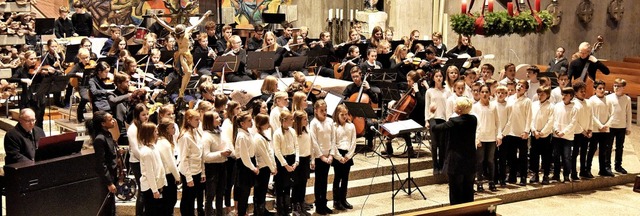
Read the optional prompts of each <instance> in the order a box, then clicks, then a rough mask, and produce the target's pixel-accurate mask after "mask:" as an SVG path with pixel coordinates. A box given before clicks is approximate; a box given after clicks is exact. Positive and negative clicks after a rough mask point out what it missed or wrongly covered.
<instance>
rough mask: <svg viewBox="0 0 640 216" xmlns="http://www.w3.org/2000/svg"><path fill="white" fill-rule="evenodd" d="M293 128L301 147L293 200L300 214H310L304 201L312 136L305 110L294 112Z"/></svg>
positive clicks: (295, 208) (295, 174)
mask: <svg viewBox="0 0 640 216" xmlns="http://www.w3.org/2000/svg"><path fill="white" fill-rule="evenodd" d="M293 122H294V123H293V129H294V130H295V131H296V143H297V144H298V145H297V148H298V149H299V150H298V151H299V166H298V168H297V169H296V171H295V172H294V173H293V175H292V179H293V192H292V193H293V194H292V195H291V197H292V202H293V209H294V211H296V212H297V213H298V214H299V215H310V214H309V213H308V212H307V211H306V207H307V206H306V205H307V204H306V203H305V202H304V195H305V191H306V187H307V179H309V173H310V172H311V152H312V145H311V137H310V136H309V132H308V131H307V126H308V125H309V118H308V117H307V113H306V112H305V111H304V110H297V111H295V112H294V113H293Z"/></svg>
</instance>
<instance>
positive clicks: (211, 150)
mask: <svg viewBox="0 0 640 216" xmlns="http://www.w3.org/2000/svg"><path fill="white" fill-rule="evenodd" d="M221 122H222V120H221V118H220V114H218V113H217V112H213V111H208V112H206V113H205V114H204V118H203V119H202V130H203V136H202V143H203V156H202V157H203V159H204V170H205V173H206V176H207V181H206V183H205V194H206V196H205V197H206V200H205V208H204V212H205V215H213V206H212V204H213V199H214V197H215V200H216V209H218V211H217V212H216V213H217V214H218V215H222V214H223V212H222V203H223V196H224V190H225V187H226V181H227V172H226V167H225V163H224V162H226V161H227V157H229V155H231V152H232V151H231V149H230V148H229V146H228V145H227V144H226V143H224V142H222V140H221V138H220V124H221Z"/></svg>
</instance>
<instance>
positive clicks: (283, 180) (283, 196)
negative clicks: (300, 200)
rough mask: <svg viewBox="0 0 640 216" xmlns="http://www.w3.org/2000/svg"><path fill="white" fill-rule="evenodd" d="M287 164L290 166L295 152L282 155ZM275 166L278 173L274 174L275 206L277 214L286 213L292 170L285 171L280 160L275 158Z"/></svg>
mask: <svg viewBox="0 0 640 216" xmlns="http://www.w3.org/2000/svg"><path fill="white" fill-rule="evenodd" d="M284 158H285V160H286V162H287V164H289V165H290V166H291V165H293V164H294V163H295V162H296V156H295V154H292V155H285V156H284ZM276 166H277V167H278V173H277V174H276V176H274V179H273V180H274V181H275V186H274V187H275V190H276V206H277V207H276V208H277V210H278V214H279V215H284V214H287V212H288V207H289V205H290V204H291V186H292V185H293V181H292V175H293V172H289V171H287V169H286V168H285V167H284V165H282V164H280V161H279V160H277V159H276Z"/></svg>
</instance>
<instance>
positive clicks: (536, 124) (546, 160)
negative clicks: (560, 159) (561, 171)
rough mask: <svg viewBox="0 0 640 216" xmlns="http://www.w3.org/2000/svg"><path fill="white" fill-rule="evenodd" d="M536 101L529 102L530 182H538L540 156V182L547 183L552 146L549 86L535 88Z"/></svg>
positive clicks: (551, 112) (551, 111)
mask: <svg viewBox="0 0 640 216" xmlns="http://www.w3.org/2000/svg"><path fill="white" fill-rule="evenodd" d="M536 91H537V93H538V95H537V96H538V98H539V100H538V101H535V102H533V103H532V104H531V113H532V114H533V118H532V119H531V155H530V159H531V160H530V161H529V167H530V168H531V170H533V177H532V178H531V180H530V181H529V182H530V183H535V182H538V178H539V176H538V170H540V169H539V167H540V166H539V165H540V159H541V158H542V170H543V172H544V173H543V176H542V184H543V185H546V184H549V172H550V170H551V155H552V153H553V146H551V136H549V135H550V134H551V132H552V130H553V121H552V120H553V104H551V102H549V94H551V88H549V87H546V86H542V87H539V88H538V89H537V90H536Z"/></svg>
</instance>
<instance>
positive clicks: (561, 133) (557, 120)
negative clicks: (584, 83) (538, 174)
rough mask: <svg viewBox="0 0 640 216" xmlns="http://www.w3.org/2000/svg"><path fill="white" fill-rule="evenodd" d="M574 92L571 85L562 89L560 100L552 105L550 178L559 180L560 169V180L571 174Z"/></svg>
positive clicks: (574, 119)
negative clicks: (552, 150) (561, 176)
mask: <svg viewBox="0 0 640 216" xmlns="http://www.w3.org/2000/svg"><path fill="white" fill-rule="evenodd" d="M574 94H575V92H574V91H573V88H571V87H565V88H563V89H562V102H560V103H556V104H555V105H554V107H553V138H552V139H551V143H552V145H553V148H554V152H555V156H554V157H555V159H554V162H553V163H554V167H553V178H551V180H554V181H560V170H561V169H562V175H563V179H562V182H565V181H570V180H569V174H571V146H572V145H573V131H574V130H575V125H576V124H577V123H576V117H577V115H578V110H577V109H576V108H575V107H574V104H573V102H572V101H571V100H572V99H573V96H574Z"/></svg>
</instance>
